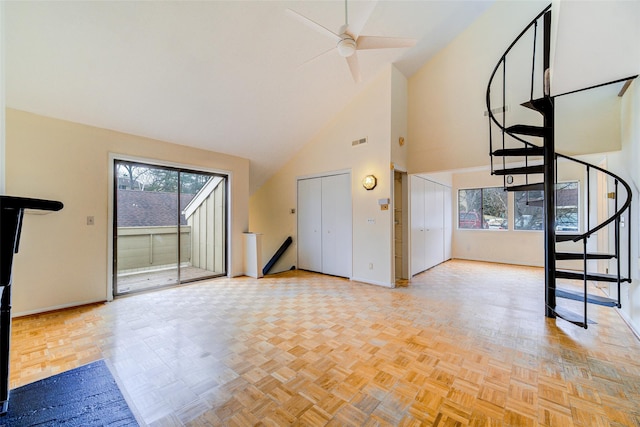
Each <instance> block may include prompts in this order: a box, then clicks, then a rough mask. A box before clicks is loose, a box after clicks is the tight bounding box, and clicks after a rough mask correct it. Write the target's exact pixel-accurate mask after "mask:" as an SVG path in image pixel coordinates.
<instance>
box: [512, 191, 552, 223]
mask: <svg viewBox="0 0 640 427" xmlns="http://www.w3.org/2000/svg"><path fill="white" fill-rule="evenodd" d="M514 197H515V213H514V218H513V221H514V229H516V230H542V229H543V226H544V209H543V203H544V193H543V192H542V191H516V192H515V195H514Z"/></svg>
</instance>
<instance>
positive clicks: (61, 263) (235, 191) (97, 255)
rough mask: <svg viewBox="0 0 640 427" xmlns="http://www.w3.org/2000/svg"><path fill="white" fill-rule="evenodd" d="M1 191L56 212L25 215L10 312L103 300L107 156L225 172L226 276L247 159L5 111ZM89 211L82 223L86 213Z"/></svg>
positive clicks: (242, 207)
mask: <svg viewBox="0 0 640 427" xmlns="http://www.w3.org/2000/svg"><path fill="white" fill-rule="evenodd" d="M6 113H7V133H6V181H7V183H6V185H7V188H6V189H7V194H10V195H16V196H24V197H35V198H44V199H54V200H60V201H62V202H63V203H64V205H65V206H64V209H63V210H62V211H60V212H56V213H52V214H49V215H26V216H25V220H24V228H23V233H22V239H21V242H20V253H19V254H18V255H17V256H16V257H15V261H14V269H13V272H14V275H13V282H14V285H15V286H14V290H13V307H14V314H16V315H19V314H25V313H33V312H39V311H45V310H49V309H54V308H60V307H67V306H72V305H78V304H83V303H88V302H93V301H104V300H106V299H107V298H108V297H109V295H108V284H109V283H110V280H111V279H110V277H109V271H108V270H109V268H108V265H109V260H108V258H109V254H108V249H109V247H110V235H109V231H108V230H109V224H108V222H109V221H108V218H109V194H110V191H111V186H112V183H111V182H109V179H108V176H109V170H110V165H109V154H110V153H118V154H124V155H127V156H134V157H141V158H145V159H155V160H158V161H159V162H171V163H176V164H184V165H189V166H192V167H196V168H203V169H206V170H217V171H228V172H229V173H230V174H231V178H230V180H231V197H230V198H231V218H232V219H231V229H230V233H231V252H230V254H229V256H230V274H232V275H239V274H242V233H243V232H244V231H246V229H247V225H248V197H249V161H248V160H246V159H241V158H238V157H233V156H227V155H223V154H218V153H213V152H208V151H204V150H197V149H193V148H188V147H186V146H180V145H175V144H169V143H166V142H162V141H157V140H151V139H147V138H142V137H137V136H133V135H127V134H123V133H118V132H114V131H110V130H106V129H99V128H95V127H90V126H85V125H81V124H77V123H71V122H66V121H62V120H56V119H51V118H47V117H42V116H38V115H35V114H30V113H25V112H22V111H16V110H12V109H7V111H6ZM87 216H94V217H95V225H93V226H88V225H87V224H86V217H87Z"/></svg>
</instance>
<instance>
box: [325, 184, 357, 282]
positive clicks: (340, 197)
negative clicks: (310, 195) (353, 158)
mask: <svg viewBox="0 0 640 427" xmlns="http://www.w3.org/2000/svg"><path fill="white" fill-rule="evenodd" d="M351 217H352V215H351V176H350V175H348V174H341V175H331V176H325V177H322V272H323V273H325V274H331V275H334V276H342V277H351V260H352V256H351V242H352V238H351V222H352V220H351Z"/></svg>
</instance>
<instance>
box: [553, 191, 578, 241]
mask: <svg viewBox="0 0 640 427" xmlns="http://www.w3.org/2000/svg"><path fill="white" fill-rule="evenodd" d="M556 231H570V232H577V231H578V183H577V182H564V183H559V184H557V185H556Z"/></svg>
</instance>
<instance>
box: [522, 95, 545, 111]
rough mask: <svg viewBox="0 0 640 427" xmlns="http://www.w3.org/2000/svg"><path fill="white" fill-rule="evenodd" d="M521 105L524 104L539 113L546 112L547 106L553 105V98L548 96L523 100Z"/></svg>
mask: <svg viewBox="0 0 640 427" xmlns="http://www.w3.org/2000/svg"><path fill="white" fill-rule="evenodd" d="M520 105H522V106H523V107H526V108H529V109H531V110H534V111H537V112H539V113H544V112H546V110H547V108H550V107H551V100H550V99H549V98H547V97H544V98H536V99H531V100H529V101H527V102H523V103H522V104H520Z"/></svg>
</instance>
